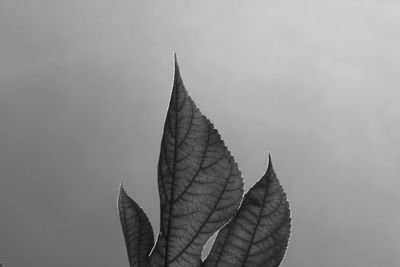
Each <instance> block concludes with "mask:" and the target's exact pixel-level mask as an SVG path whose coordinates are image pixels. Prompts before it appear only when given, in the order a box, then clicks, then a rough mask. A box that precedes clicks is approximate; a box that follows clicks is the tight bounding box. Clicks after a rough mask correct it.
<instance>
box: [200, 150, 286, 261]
mask: <svg viewBox="0 0 400 267" xmlns="http://www.w3.org/2000/svg"><path fill="white" fill-rule="evenodd" d="M290 224H291V219H290V209H289V203H288V201H287V198H286V194H285V192H284V191H283V189H282V186H281V185H280V183H279V181H278V179H277V177H276V174H275V172H274V170H273V167H272V162H271V157H269V164H268V169H267V171H266V173H265V175H264V176H263V177H262V178H261V179H260V180H259V181H258V182H257V183H256V184H255V185H254V186H253V187H252V188H251V189H250V190H249V192H248V193H247V194H246V195H245V197H244V199H243V202H242V205H241V207H240V209H239V210H238V212H237V214H236V215H235V217H234V218H233V219H232V220H231V221H230V222H229V223H228V224H227V225H226V226H225V227H224V228H223V229H221V230H220V232H219V233H218V236H217V238H216V240H215V243H214V245H213V247H212V249H211V251H210V253H209V256H208V257H207V259H206V261H205V262H204V264H203V266H204V267H217V266H218V267H223V266H230V267H234V266H265V267H277V266H279V264H280V263H281V261H282V259H283V257H284V254H285V251H286V248H287V244H288V240H289V236H290Z"/></svg>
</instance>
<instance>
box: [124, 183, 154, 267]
mask: <svg viewBox="0 0 400 267" xmlns="http://www.w3.org/2000/svg"><path fill="white" fill-rule="evenodd" d="M118 209H119V216H120V220H121V226H122V231H123V233H124V237H125V244H126V248H127V250H128V258H129V264H130V266H131V267H147V266H150V265H149V258H148V256H149V254H150V251H151V249H152V247H153V245H154V235H153V229H152V228H151V225H150V222H149V219H148V218H147V216H146V214H145V213H144V212H143V210H142V209H141V208H140V207H139V205H138V204H137V203H136V202H135V201H134V200H132V199H131V198H130V197H129V196H128V195H127V194H126V192H125V190H124V188H123V187H122V185H121V188H120V192H119V197H118Z"/></svg>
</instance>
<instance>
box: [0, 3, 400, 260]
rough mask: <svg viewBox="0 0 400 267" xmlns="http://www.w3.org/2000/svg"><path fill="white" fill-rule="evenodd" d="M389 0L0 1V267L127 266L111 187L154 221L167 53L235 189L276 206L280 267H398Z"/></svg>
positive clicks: (398, 9)
mask: <svg viewBox="0 0 400 267" xmlns="http://www.w3.org/2000/svg"><path fill="white" fill-rule="evenodd" d="M399 15H400V4H399V3H398V2H397V1H355V0H354V1H348V0H347V1H344V0H343V1H342V0H339V1H320V0H318V1H317V0H310V1H275V0H272V1H187V0H186V1H136V0H130V1H125V0H121V1H108V0H107V1H106V0H97V1H93V0H90V1H89V0H80V1H64V0H62V1H61V0H60V1H52V0H37V1H27V0H19V1H15V0H3V1H1V2H0V147H1V150H0V175H1V176H0V177H1V178H0V211H1V218H0V261H3V262H4V263H5V266H6V267H11V266H15V267H19V266H32V267H53V266H57V267H64V266H65V267H67V266H82V267H83V266H99V267H101V266H128V260H127V256H126V251H125V245H124V241H123V237H122V231H121V228H120V225H119V219H118V216H117V209H116V199H117V193H118V186H119V183H120V182H121V181H123V182H124V184H125V187H126V190H127V192H128V193H129V194H130V195H131V196H132V197H133V198H134V199H135V200H136V201H137V202H138V203H139V204H140V205H141V206H142V207H143V209H144V210H145V211H146V213H147V214H148V216H149V218H150V220H151V222H152V224H153V228H154V230H155V232H156V233H157V232H158V226H159V203H158V191H157V178H156V174H157V169H156V167H157V159H158V153H159V145H160V140H161V134H162V132H161V131H162V128H163V121H164V118H165V112H166V108H167V105H168V101H169V99H168V98H169V95H170V90H171V84H172V71H173V65H172V52H173V51H176V52H177V54H178V59H179V62H180V66H181V71H182V76H183V79H184V81H185V85H186V87H187V88H188V90H189V92H190V94H191V95H192V97H193V99H194V100H195V101H196V103H197V105H198V106H199V107H200V109H201V110H202V112H203V113H204V114H206V115H207V116H208V117H209V118H210V119H211V120H212V121H213V122H214V124H215V125H216V127H217V128H218V129H219V131H220V133H221V134H222V137H223V139H224V140H225V142H226V144H227V145H228V147H229V148H230V150H231V152H232V153H233V155H234V156H235V159H236V161H237V162H238V164H239V166H240V168H241V170H242V173H243V176H244V179H245V183H246V189H248V188H249V187H250V186H251V185H252V184H254V183H255V182H256V181H257V180H258V179H259V178H260V177H261V175H262V174H263V173H264V171H265V168H266V161H267V153H268V152H271V154H272V159H273V162H274V167H275V169H276V172H277V174H278V177H279V178H280V180H281V183H282V184H283V186H284V188H285V190H286V192H287V194H288V197H289V200H290V202H291V208H292V217H293V229H292V230H293V233H292V237H291V240H290V245H289V249H288V252H287V254H286V258H285V261H284V263H283V264H282V266H283V267H290V266H296V267H310V266H312V267H314V266H316V267H337V266H342V267H376V266H388V267H391V266H393V267H394V266H400V256H399V255H400V228H399V227H398V226H399V225H400V205H399V204H400V194H399V193H398V192H399V190H398V188H399V187H400V180H399V179H400V165H399V162H400V123H399V118H398V116H399V114H400V93H399V92H398V89H399V86H400V76H399V74H398V71H399V69H400V50H399V47H400V26H399V25H400V16H399Z"/></svg>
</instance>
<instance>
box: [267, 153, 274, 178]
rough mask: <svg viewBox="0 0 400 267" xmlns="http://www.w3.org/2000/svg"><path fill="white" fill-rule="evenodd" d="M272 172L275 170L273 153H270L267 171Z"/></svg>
mask: <svg viewBox="0 0 400 267" xmlns="http://www.w3.org/2000/svg"><path fill="white" fill-rule="evenodd" d="M272 172H274V167H273V166H272V159H271V153H269V154H268V167H267V171H266V174H267V175H268V174H271V173H272Z"/></svg>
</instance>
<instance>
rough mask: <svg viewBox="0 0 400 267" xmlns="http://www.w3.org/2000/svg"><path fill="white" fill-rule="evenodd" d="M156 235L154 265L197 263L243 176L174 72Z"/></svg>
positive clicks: (239, 191) (231, 206) (235, 200)
mask: <svg viewBox="0 0 400 267" xmlns="http://www.w3.org/2000/svg"><path fill="white" fill-rule="evenodd" d="M158 187H159V192H160V211H161V223H160V234H159V235H158V240H157V243H156V246H155V249H154V250H153V253H152V255H151V257H150V258H151V265H152V266H153V267H155V266H163V267H164V266H184V267H186V266H200V265H201V252H202V249H203V246H204V244H205V243H206V241H207V240H208V238H209V237H211V236H212V235H213V234H214V232H216V231H217V230H218V229H219V228H221V227H222V226H223V225H224V224H226V223H227V222H228V221H229V220H230V218H231V217H232V216H233V215H234V214H235V212H236V211H237V208H238V206H239V204H240V201H241V199H242V195H243V179H242V177H241V173H240V171H239V169H238V166H237V164H236V163H235V161H234V159H233V157H232V156H231V154H230V152H229V151H228V149H227V148H226V146H225V145H224V142H223V141H222V139H221V137H220V135H219V134H218V131H217V130H216V129H215V128H214V126H213V124H212V123H211V122H210V121H209V120H208V119H207V118H206V117H205V116H204V115H202V114H201V113H200V111H199V109H198V108H197V107H196V105H195V103H194V102H193V100H192V99H191V97H190V96H189V95H188V93H187V91H186V89H185V87H184V85H183V82H182V79H181V76H180V73H179V67H178V64H177V62H176V57H175V77H174V83H173V89H172V94H171V99H170V104H169V108H168V112H167V116H166V119H165V125H164V132H163V137H162V141H161V152H160V157H159V162H158Z"/></svg>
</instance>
